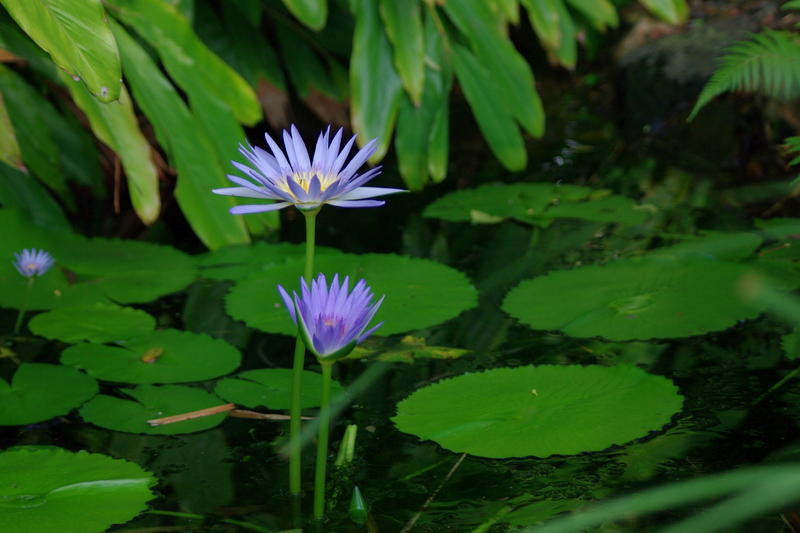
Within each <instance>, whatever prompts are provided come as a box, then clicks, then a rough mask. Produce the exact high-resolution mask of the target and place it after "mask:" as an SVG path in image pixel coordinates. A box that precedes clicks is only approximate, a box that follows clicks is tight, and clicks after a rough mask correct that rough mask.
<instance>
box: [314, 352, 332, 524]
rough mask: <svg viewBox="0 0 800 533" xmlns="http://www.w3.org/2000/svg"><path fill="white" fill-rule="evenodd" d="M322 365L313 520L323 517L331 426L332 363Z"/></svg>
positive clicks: (321, 362)
mask: <svg viewBox="0 0 800 533" xmlns="http://www.w3.org/2000/svg"><path fill="white" fill-rule="evenodd" d="M320 364H321V365H322V399H321V401H320V411H319V435H318V436H317V464H316V469H315V471H314V519H315V520H322V519H323V518H324V517H325V470H326V467H327V465H328V432H329V429H330V424H331V405H330V400H331V373H332V370H333V362H332V361H328V362H326V361H320Z"/></svg>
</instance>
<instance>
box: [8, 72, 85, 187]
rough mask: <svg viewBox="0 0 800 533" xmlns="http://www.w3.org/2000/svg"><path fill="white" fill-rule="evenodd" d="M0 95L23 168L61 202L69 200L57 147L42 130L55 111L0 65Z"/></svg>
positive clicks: (15, 74)
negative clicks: (48, 117) (54, 193)
mask: <svg viewBox="0 0 800 533" xmlns="http://www.w3.org/2000/svg"><path fill="white" fill-rule="evenodd" d="M0 94H2V97H3V101H4V102H5V106H6V110H7V111H8V116H9V118H10V119H11V124H12V126H13V128H14V131H15V132H16V138H17V142H18V143H19V147H20V149H21V151H22V162H23V163H24V165H25V167H27V170H30V172H31V173H32V174H33V175H34V176H36V177H37V178H39V179H40V180H41V181H42V182H43V183H44V184H45V185H47V186H48V187H50V188H51V189H52V190H53V191H55V192H57V193H58V194H59V195H60V196H61V197H62V198H64V199H65V200H67V199H69V198H70V196H69V194H68V193H69V188H68V187H67V180H66V179H65V178H64V173H63V172H62V171H61V164H60V161H59V154H58V147H57V146H56V143H55V141H54V140H53V137H52V135H51V133H50V130H49V129H47V128H43V127H42V125H43V124H44V123H46V121H47V118H46V115H47V114H48V113H55V112H56V111H55V108H54V107H53V106H52V105H51V104H50V103H49V102H47V101H46V100H45V99H44V98H43V97H42V96H41V95H40V94H39V93H38V92H37V91H36V90H35V89H34V88H33V87H31V86H30V85H29V84H28V83H27V82H25V80H23V79H22V77H21V76H19V75H18V74H17V73H16V72H14V71H13V70H11V69H9V68H7V67H5V66H4V65H0ZM27 170H26V172H27Z"/></svg>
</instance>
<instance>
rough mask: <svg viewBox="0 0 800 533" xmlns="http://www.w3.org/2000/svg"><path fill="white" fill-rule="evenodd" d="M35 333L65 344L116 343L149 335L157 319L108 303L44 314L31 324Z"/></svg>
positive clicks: (35, 318) (64, 308) (138, 311)
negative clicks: (85, 341)
mask: <svg viewBox="0 0 800 533" xmlns="http://www.w3.org/2000/svg"><path fill="white" fill-rule="evenodd" d="M28 327H29V328H30V330H31V332H32V333H34V334H36V335H39V336H41V337H46V338H48V339H58V340H60V341H64V342H69V343H73V342H79V341H82V340H87V341H91V342H112V341H118V340H123V339H129V338H131V337H140V336H142V335H147V334H148V333H150V332H151V331H153V329H154V328H155V327H156V321H155V319H154V318H153V317H152V316H150V315H148V314H147V313H145V312H144V311H140V310H138V309H132V308H130V307H120V306H117V305H112V304H107V303H95V304H91V305H82V306H75V307H62V308H60V309H55V310H53V311H48V312H47V313H41V314H39V315H36V316H35V317H33V319H31V321H30V323H29V324H28Z"/></svg>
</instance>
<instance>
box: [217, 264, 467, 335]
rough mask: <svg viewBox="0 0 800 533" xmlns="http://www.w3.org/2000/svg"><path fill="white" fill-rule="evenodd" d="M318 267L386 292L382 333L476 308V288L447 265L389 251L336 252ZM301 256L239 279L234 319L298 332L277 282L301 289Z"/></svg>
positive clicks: (231, 299) (230, 306)
mask: <svg viewBox="0 0 800 533" xmlns="http://www.w3.org/2000/svg"><path fill="white" fill-rule="evenodd" d="M315 268H316V271H317V272H323V273H324V274H325V275H326V276H327V277H328V279H329V280H330V278H331V276H333V274H335V273H338V274H339V275H340V276H346V275H349V276H350V279H351V281H352V283H351V287H352V285H353V283H354V282H355V281H358V280H359V279H361V278H364V279H366V280H367V283H368V284H369V285H370V286H371V287H372V291H373V293H374V294H375V296H376V298H380V297H381V295H384V294H385V295H386V300H385V301H384V302H383V305H382V306H381V308H380V310H379V311H378V314H377V315H376V316H375V320H374V321H375V322H379V321H383V322H384V325H383V326H381V328H380V329H379V330H378V331H377V334H378V335H390V334H393V333H400V332H403V331H409V330H414V329H419V328H425V327H429V326H434V325H436V324H440V323H441V322H444V321H445V320H448V319H450V318H453V317H455V316H457V315H458V314H459V313H461V312H462V311H464V310H466V309H469V308H471V307H473V306H474V305H475V303H476V300H477V295H476V291H475V288H474V287H473V286H472V285H471V284H470V282H469V280H468V279H467V277H466V276H465V275H464V274H462V273H461V272H459V271H457V270H454V269H452V268H450V267H447V266H445V265H442V264H439V263H436V262H433V261H428V260H426V259H414V258H411V257H405V256H399V255H391V254H365V255H353V254H334V255H328V256H324V257H320V258H318V260H317V261H316V262H315ZM302 273H303V261H302V260H295V261H292V262H289V263H287V264H286V265H283V266H277V267H273V268H270V269H268V270H265V271H263V272H260V273H258V274H255V275H253V276H252V277H250V278H247V279H246V280H244V281H241V282H238V283H237V284H236V285H235V286H234V287H233V288H232V289H231V291H230V293H229V294H228V297H227V299H226V309H227V311H228V313H229V314H230V315H231V316H233V317H234V318H237V319H240V320H243V321H245V322H246V323H247V324H248V325H250V326H252V327H254V328H258V329H260V330H262V331H266V332H268V333H283V334H286V335H294V334H295V333H296V331H297V328H296V326H295V325H294V323H292V320H291V319H290V318H289V314H288V313H287V311H286V307H285V306H284V305H283V301H282V300H281V298H280V296H279V295H278V289H277V285H278V284H280V285H282V286H283V287H284V288H286V289H287V290H288V291H290V292H291V291H292V290H295V291H299V290H300V282H299V280H300V276H301V275H302Z"/></svg>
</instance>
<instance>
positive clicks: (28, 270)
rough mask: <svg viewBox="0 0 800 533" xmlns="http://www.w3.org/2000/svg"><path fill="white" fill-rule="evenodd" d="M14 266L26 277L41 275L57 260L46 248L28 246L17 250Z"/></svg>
mask: <svg viewBox="0 0 800 533" xmlns="http://www.w3.org/2000/svg"><path fill="white" fill-rule="evenodd" d="M14 258H15V259H16V261H14V268H16V269H17V271H18V272H19V273H20V274H22V275H23V276H25V277H26V278H33V276H41V275H43V274H44V273H45V272H47V271H48V270H50V267H52V266H53V264H54V263H55V260H54V259H53V257H52V256H51V255H50V254H48V253H47V252H45V251H44V250H36V249H34V248H29V249H28V248H26V249H25V250H22V251H21V252H15V253H14Z"/></svg>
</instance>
